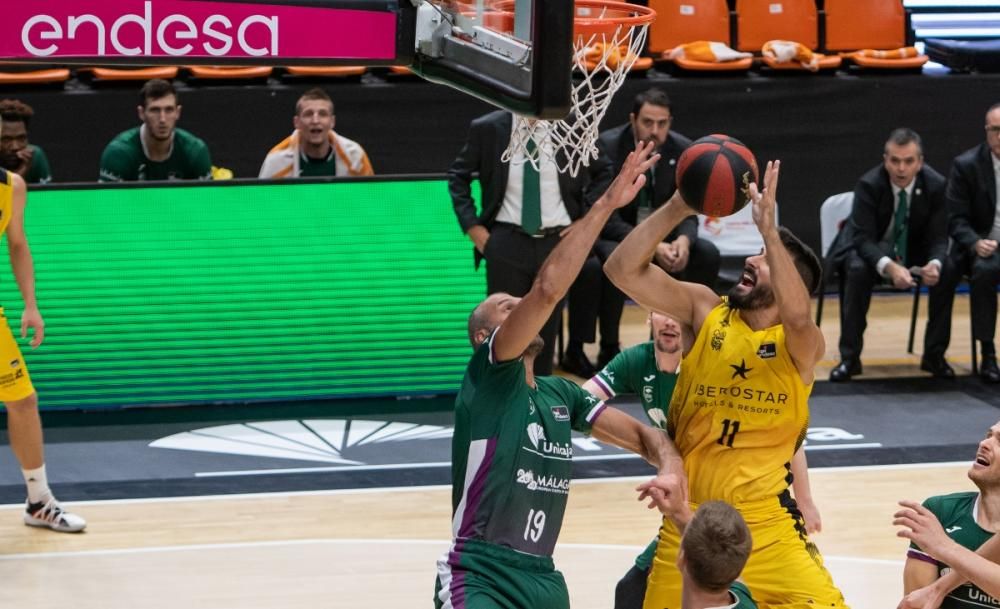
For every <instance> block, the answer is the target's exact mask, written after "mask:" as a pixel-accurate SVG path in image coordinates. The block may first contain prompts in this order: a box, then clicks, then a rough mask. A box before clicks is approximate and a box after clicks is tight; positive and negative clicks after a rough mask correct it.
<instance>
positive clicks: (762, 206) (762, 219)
mask: <svg viewBox="0 0 1000 609" xmlns="http://www.w3.org/2000/svg"><path fill="white" fill-rule="evenodd" d="M780 172H781V161H768V162H767V168H766V169H765V170H764V190H759V189H758V188H757V183H756V182H751V183H750V202H751V204H752V209H751V215H752V216H753V223H754V224H756V225H757V230H759V231H760V232H761V233H763V232H764V231H768V230H772V229H774V228H775V227H776V226H777V221H776V220H775V216H776V211H775V210H776V209H777V207H778V204H777V197H778V174H779V173H780Z"/></svg>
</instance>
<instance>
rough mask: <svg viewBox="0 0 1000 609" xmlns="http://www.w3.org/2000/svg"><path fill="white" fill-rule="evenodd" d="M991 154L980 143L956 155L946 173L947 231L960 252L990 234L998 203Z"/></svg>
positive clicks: (968, 251) (966, 251) (963, 251)
mask: <svg viewBox="0 0 1000 609" xmlns="http://www.w3.org/2000/svg"><path fill="white" fill-rule="evenodd" d="M996 190H997V185H996V178H995V177H994V173H993V155H992V153H991V152H990V147H989V146H987V145H986V143H985V142H984V143H982V144H980V145H978V146H976V147H975V148H972V149H969V150H966V151H965V152H963V153H962V154H960V155H958V156H957V157H955V161H954V162H953V163H952V166H951V174H949V176H948V188H947V191H946V192H947V194H946V195H945V197H946V199H947V201H948V213H949V214H950V219H949V222H948V232H949V233H950V234H951V238H952V239H954V240H955V243H956V244H957V247H959V248H960V251H961V252H962V253H963V254H969V253H970V252H971V251H972V248H973V247H974V246H975V245H976V241H978V240H979V239H984V238H986V237H987V236H989V234H990V231H991V230H992V229H993V217H994V215H995V214H996V207H997V192H996Z"/></svg>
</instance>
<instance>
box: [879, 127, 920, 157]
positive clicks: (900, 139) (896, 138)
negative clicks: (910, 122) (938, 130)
mask: <svg viewBox="0 0 1000 609" xmlns="http://www.w3.org/2000/svg"><path fill="white" fill-rule="evenodd" d="M911 142H912V143H914V144H916V145H917V149H918V150H920V154H921V155H922V154H923V153H924V143H923V141H921V139H920V134H918V133H917V132H916V131H914V130H913V129H910V128H909V127H899V128H897V129H893V130H892V133H890V134H889V139H887V140H886V141H885V147H886V149H888V148H889V144H895V145H896V146H906V145H907V144H909V143H911Z"/></svg>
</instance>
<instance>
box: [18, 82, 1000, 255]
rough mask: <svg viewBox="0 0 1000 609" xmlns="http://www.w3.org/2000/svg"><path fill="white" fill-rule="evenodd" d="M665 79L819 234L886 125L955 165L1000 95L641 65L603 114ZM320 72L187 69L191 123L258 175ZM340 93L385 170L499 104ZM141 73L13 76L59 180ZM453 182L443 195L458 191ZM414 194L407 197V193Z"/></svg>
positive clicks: (342, 119) (77, 166)
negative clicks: (766, 174)
mask: <svg viewBox="0 0 1000 609" xmlns="http://www.w3.org/2000/svg"><path fill="white" fill-rule="evenodd" d="M654 85H655V86H660V87H662V88H664V89H665V90H666V91H667V92H668V93H669V94H670V96H671V97H672V98H673V100H674V114H675V117H676V118H675V121H674V125H673V126H674V128H675V129H677V130H678V131H680V132H682V133H684V134H686V135H688V136H689V137H699V136H702V135H705V134H708V133H727V134H729V135H732V136H734V137H737V138H739V139H741V140H743V141H744V142H745V143H747V144H748V145H749V146H750V147H751V148H752V149H753V151H754V152H755V153H756V155H757V157H758V159H759V160H760V161H761V162H765V161H766V160H767V159H775V158H777V159H781V160H782V163H783V166H782V167H783V169H782V178H781V186H780V190H779V203H780V205H781V221H782V223H783V224H786V225H788V226H789V227H790V228H792V229H793V230H794V231H796V232H797V233H799V234H800V235H802V236H803V237H804V238H805V239H806V240H807V241H809V242H810V243H812V244H813V245H814V246H818V244H819V213H818V210H819V205H820V203H822V201H823V199H824V198H825V197H827V196H829V195H831V194H834V193H837V192H841V191H844V190H850V189H852V188H853V185H854V182H855V180H856V179H857V177H858V176H859V175H860V174H861V173H862V172H864V171H865V170H866V169H868V168H870V167H872V166H873V165H875V164H877V163H879V162H880V161H881V148H882V144H883V143H884V140H885V137H886V135H887V134H888V132H889V131H890V130H891V129H892V128H894V127H897V126H909V127H912V128H914V129H916V130H917V131H918V132H919V133H920V134H921V135H922V136H923V138H924V148H925V153H926V160H927V161H928V162H929V163H930V164H931V165H933V166H934V167H935V168H937V169H938V170H939V171H941V172H943V173H947V171H948V169H949V166H950V163H951V159H952V158H953V157H954V156H955V155H957V154H958V153H959V152H961V151H963V150H965V149H967V148H969V147H971V146H974V145H976V144H978V143H979V142H981V141H982V140H983V138H984V134H983V124H984V122H983V121H984V119H983V116H984V113H985V110H986V109H987V108H988V107H989V106H990V105H991V104H993V103H995V102H997V101H1000V86H998V85H1000V77H996V76H990V75H951V74H944V75H937V76H932V75H885V76H881V75H862V76H854V75H847V74H842V75H837V76H822V75H806V76H805V77H801V76H800V75H794V76H777V77H765V76H760V75H751V76H749V77H738V78H716V77H692V78H686V79H681V78H673V77H667V76H664V75H660V74H658V73H654V75H653V76H650V77H644V76H639V77H633V78H631V79H629V80H628V81H627V82H626V83H625V85H624V87H623V89H622V90H621V91H620V92H619V93H618V95H617V96H616V98H615V100H614V101H613V103H612V106H611V108H610V110H609V112H608V114H607V116H606V117H605V122H604V127H610V126H613V125H615V124H619V123H621V122H623V121H624V120H625V119H626V117H627V115H628V112H629V108H630V106H631V100H632V98H633V97H634V95H635V94H636V93H638V92H640V91H642V90H644V89H646V88H647V87H650V86H654ZM308 86H311V85H309V84H296V85H289V84H285V83H281V82H277V81H272V82H271V83H269V84H267V85H263V84H261V85H253V86H231V85H223V86H197V87H195V86H185V85H184V84H183V83H179V87H180V90H181V103H182V104H183V106H184V108H183V115H182V118H181V122H180V125H181V126H183V127H184V128H186V129H189V130H190V131H192V132H194V133H195V134H197V135H199V136H200V137H202V138H203V139H205V140H206V142H207V143H208V145H209V147H210V149H211V151H212V158H213V161H214V162H215V164H216V165H220V166H224V167H228V168H230V169H232V170H233V171H234V172H235V174H236V176H237V177H254V176H256V175H257V171H258V169H259V167H260V163H261V161H262V160H263V158H264V155H265V154H266V153H267V151H268V149H269V148H270V147H271V146H273V145H274V144H275V143H277V142H278V141H280V140H281V139H282V138H284V137H285V136H287V135H288V134H289V133H290V132H291V130H292V126H291V117H292V114H293V108H294V104H295V100H296V99H297V97H298V95H299V94H300V93H301V92H302V91H303V90H304V89H305V88H307V87H308ZM323 86H324V87H325V88H326V89H327V90H328V91H329V93H330V94H331V95H332V96H333V98H334V101H335V103H336V114H337V130H338V131H339V132H341V133H342V134H344V135H346V136H347V137H350V138H352V139H356V140H358V141H360V142H361V143H362V144H363V145H364V146H365V148H366V149H367V151H368V154H369V156H370V157H371V160H372V163H373V164H374V167H375V170H376V172H378V173H380V174H394V173H395V174H420V173H442V172H444V171H445V170H446V169H447V167H448V165H449V163H450V162H451V161H452V159H453V158H454V156H455V154H456V153H457V152H458V150H459V149H460V148H461V146H462V143H463V141H464V139H465V137H466V132H467V127H468V124H469V121H470V120H471V119H472V118H474V117H475V116H478V115H479V114H482V113H484V112H486V111H489V110H490V109H491V106H489V105H488V104H486V103H485V102H482V101H479V100H477V99H474V98H472V97H469V96H466V95H464V94H462V93H459V92H456V91H453V90H451V89H449V88H447V87H444V86H440V85H434V84H430V83H426V82H423V81H421V80H419V79H415V78H414V79H399V80H390V79H382V78H379V77H376V76H371V75H368V76H366V77H365V78H364V79H363V81H353V82H332V83H323ZM137 89H138V86H135V87H131V86H129V87H115V88H92V87H84V86H75V87H71V88H69V89H67V90H58V91H55V90H49V91H46V90H25V91H20V90H8V91H0V97H18V98H20V99H22V100H24V101H26V102H28V103H30V104H31V105H32V106H34V108H35V111H36V119H35V122H34V123H33V124H32V126H31V139H32V141H33V142H34V143H36V144H39V145H41V146H42V147H43V148H45V150H46V152H47V153H48V154H49V158H50V160H51V162H52V167H53V171H54V173H55V175H56V179H57V180H58V181H89V180H93V179H94V178H95V177H96V175H97V167H98V160H99V157H100V154H101V150H102V149H103V147H104V145H105V144H106V143H107V141H108V140H109V139H110V138H112V137H113V136H114V135H115V134H117V133H118V132H120V131H122V130H124V129H126V128H129V127H132V126H134V125H136V124H137V121H138V119H137V118H136V110H135V107H136V105H137V101H136V90H137ZM445 197H446V195H444V194H442V201H441V204H442V205H448V201H447V200H446V198H445ZM400 203H401V204H405V201H401V202H400Z"/></svg>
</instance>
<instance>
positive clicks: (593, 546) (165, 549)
mask: <svg viewBox="0 0 1000 609" xmlns="http://www.w3.org/2000/svg"><path fill="white" fill-rule="evenodd" d="M450 543H451V540H447V539H289V540H287V541H247V542H238V543H206V544H188V545H181V546H152V547H147V548H117V549H109V550H77V551H72V552H37V553H24V554H5V555H0V562H2V561H11V560H31V559H49V558H81V557H95V556H128V555H136V554H161V553H171V552H195V551H197V552H204V551H211V550H235V549H241V550H245V549H250V548H274V547H281V546H289V547H294V546H307V545H309V546H314V545H354V544H368V545H393V546H400V545H411V546H415V545H438V546H442V547H443V548H447V547H448V545H449V544H450ZM644 548H645V546H634V545H626V544H604V543H561V544H558V545H557V546H556V549H557V550H558V549H566V550H624V551H630V552H641V551H642V550H643V549H644ZM823 560H824V561H833V562H848V563H865V564H882V565H899V566H902V565H903V561H901V560H887V559H884V558H860V557H857V558H856V557H853V556H824V557H823Z"/></svg>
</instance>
